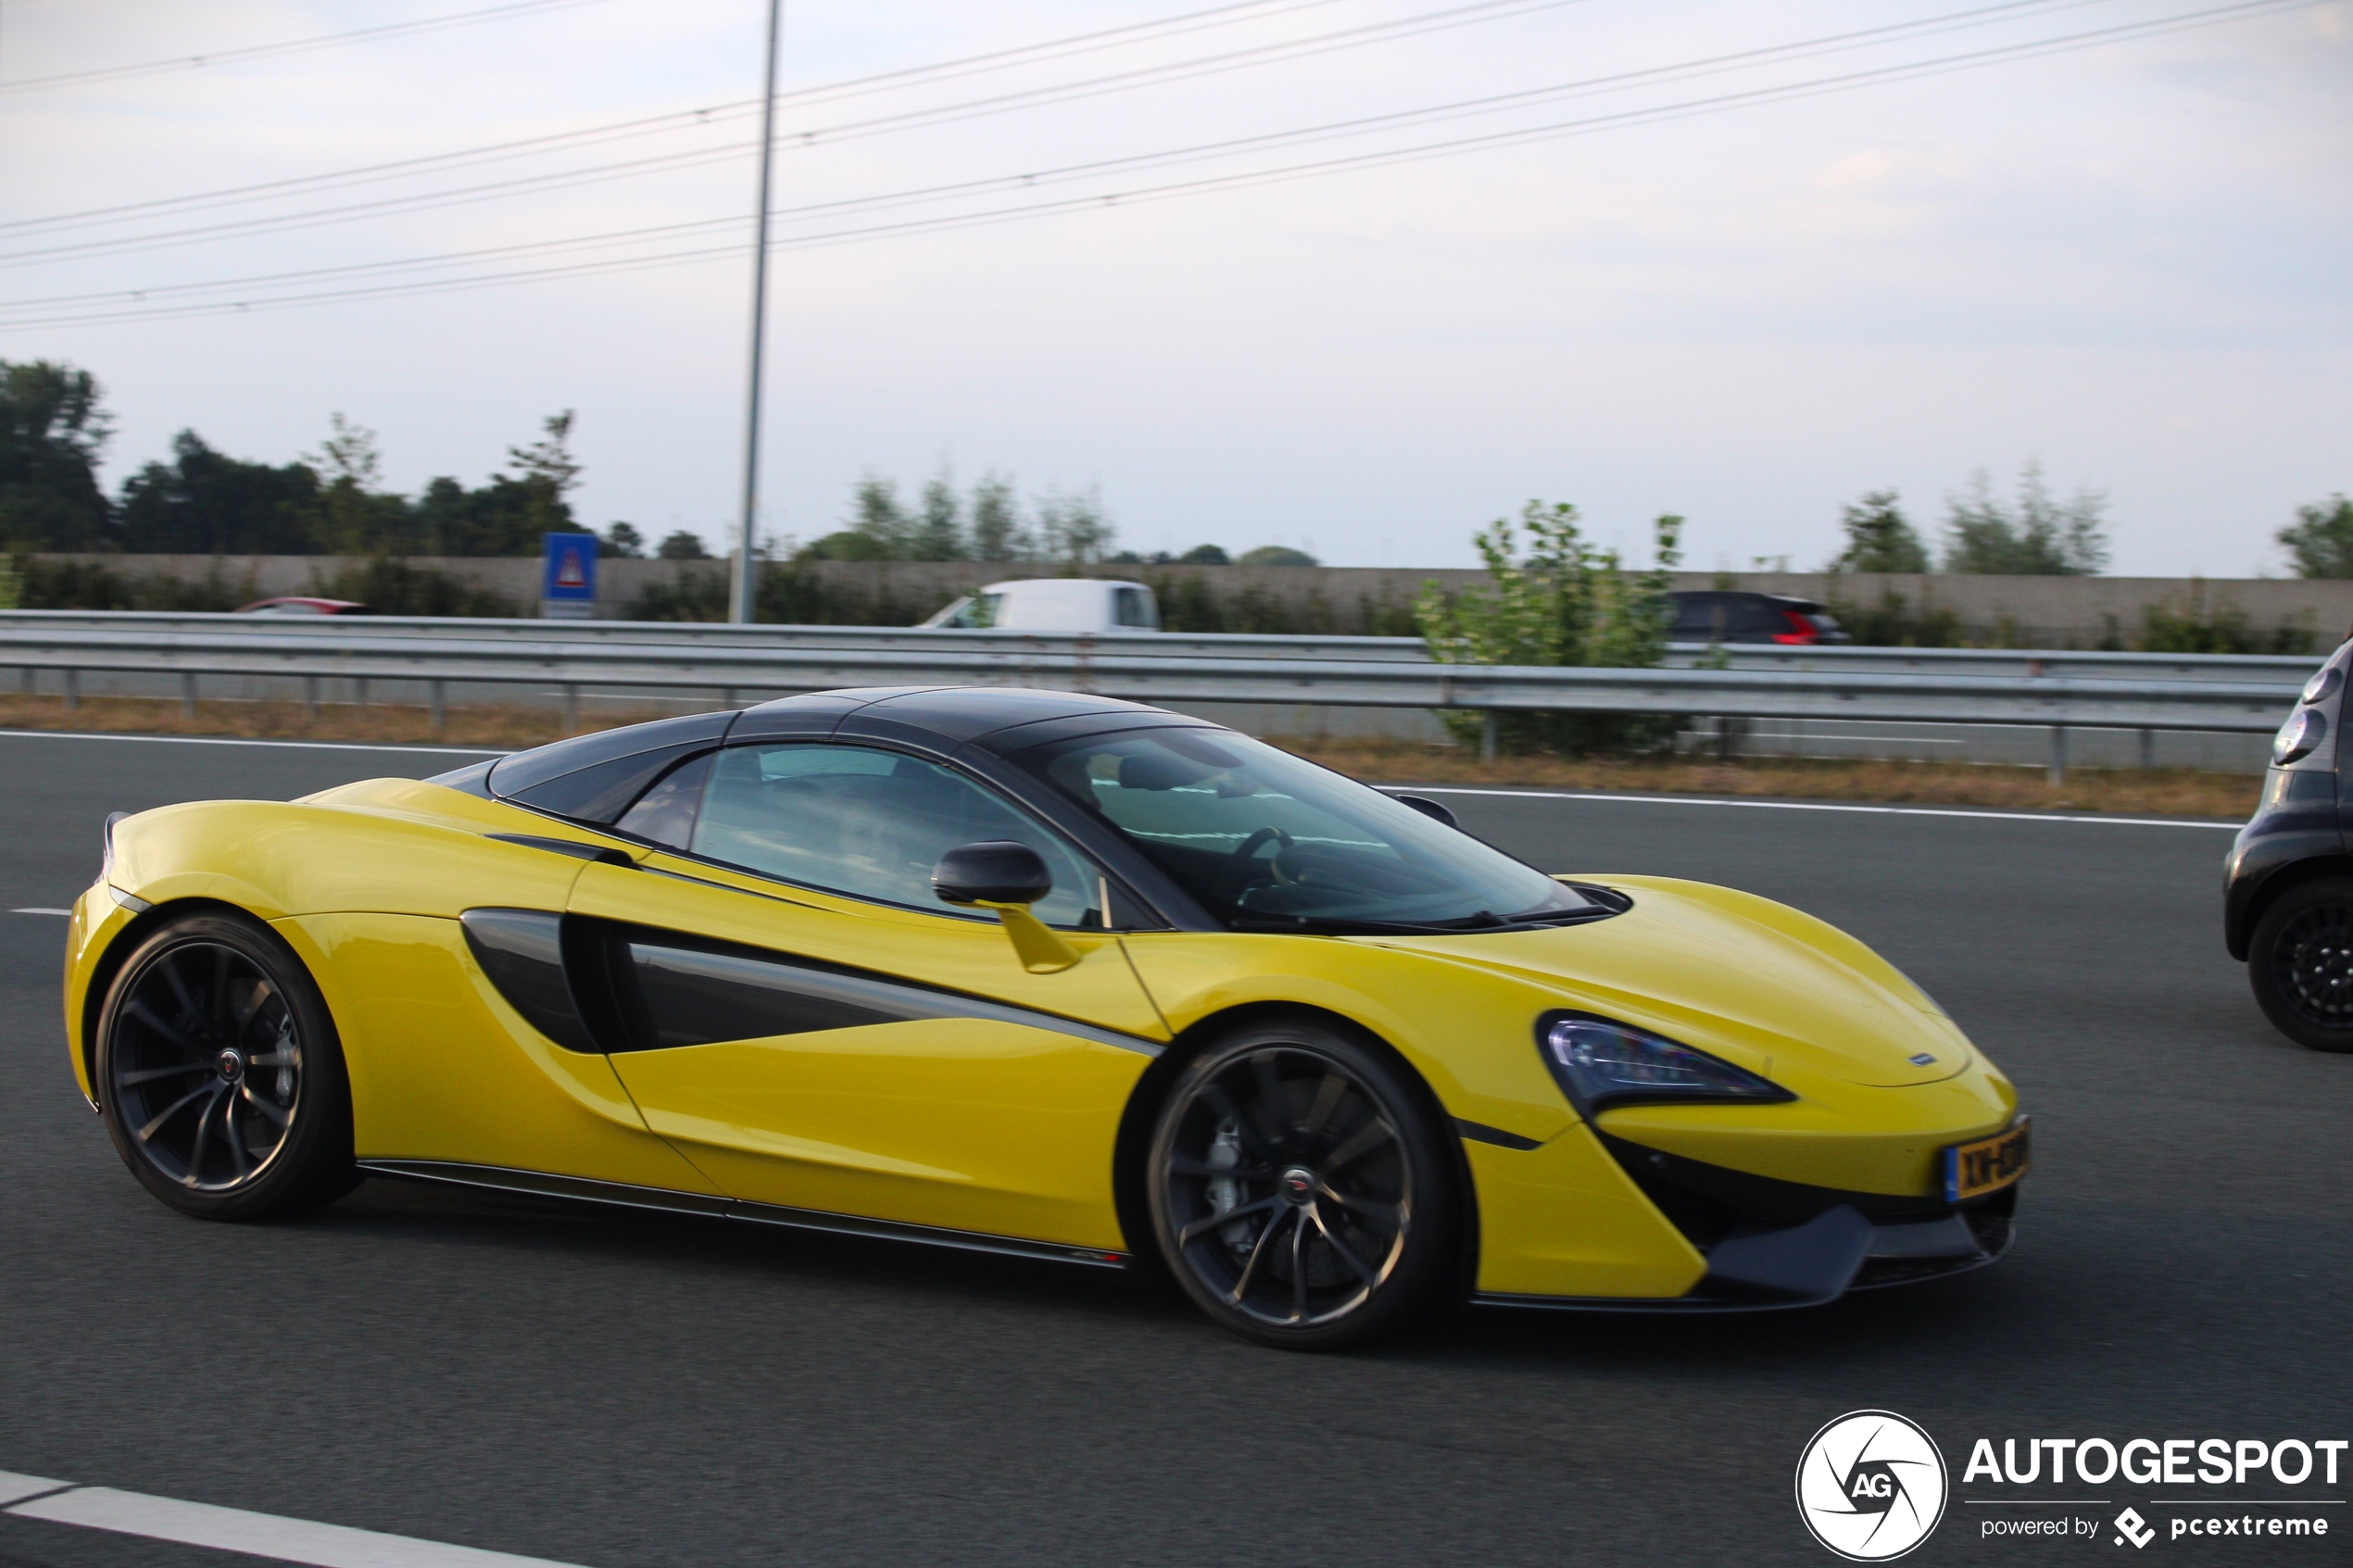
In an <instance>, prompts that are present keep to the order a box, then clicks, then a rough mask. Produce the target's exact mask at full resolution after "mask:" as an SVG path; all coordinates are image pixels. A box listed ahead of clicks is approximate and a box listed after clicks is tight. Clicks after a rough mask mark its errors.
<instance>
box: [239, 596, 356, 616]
mask: <svg viewBox="0 0 2353 1568" xmlns="http://www.w3.org/2000/svg"><path fill="white" fill-rule="evenodd" d="M237 613H238V614H239V615H373V614H375V613H376V612H375V611H374V610H372V609H370V608H368V607H367V606H366V605H363V604H354V603H352V602H351V601H350V600H349V599H318V598H311V597H309V596H307V595H303V594H288V595H286V596H283V597H280V598H274V599H256V600H254V601H253V603H251V604H249V605H239V606H238V607H237Z"/></svg>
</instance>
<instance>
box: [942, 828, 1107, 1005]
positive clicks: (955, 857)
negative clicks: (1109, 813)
mask: <svg viewBox="0 0 2353 1568" xmlns="http://www.w3.org/2000/svg"><path fill="white" fill-rule="evenodd" d="M931 890H932V891H933V892H934V893H936V894H937V895H938V896H939V899H940V901H941V902H942V903H947V904H964V905H978V906H979V907H980V908H982V909H994V910H996V911H997V922H998V923H999V924H1000V925H1001V926H1003V927H1004V928H1005V935H1006V936H1007V938H1009V939H1010V940H1011V941H1012V942H1013V956H1014V957H1016V958H1018V959H1020V960H1021V966H1022V968H1024V969H1026V970H1027V971H1029V972H1030V973H1032V974H1053V973H1056V972H1060V971H1062V970H1065V969H1068V968H1070V967H1071V965H1073V964H1075V963H1076V962H1077V961H1078V960H1080V959H1081V958H1082V957H1084V956H1085V955H1083V954H1082V953H1080V952H1079V950H1078V949H1077V948H1076V947H1072V946H1071V945H1070V944H1069V943H1067V942H1065V941H1063V939H1062V937H1061V936H1060V935H1056V934H1055V933H1054V932H1053V931H1052V930H1051V929H1049V928H1048V927H1047V926H1046V925H1045V923H1044V922H1041V921H1039V920H1038V917H1037V916H1036V915H1033V914H1031V913H1030V912H1029V906H1030V905H1032V904H1035V903H1036V902H1038V899H1040V898H1043V897H1046V895H1047V894H1049V893H1051V892H1052V891H1053V890H1054V873H1053V872H1050V871H1048V870H1047V869H1046V860H1045V857H1043V856H1041V855H1040V854H1038V851H1037V850H1035V849H1032V848H1031V847H1029V846H1028V845H1026V844H1022V843H1019V842H1017V841H1015V840H1013V839H1010V838H996V839H984V840H983V841H981V842H980V843H978V844H959V845H958V846H956V847H955V848H953V849H950V850H949V851H948V853H946V854H945V855H942V856H941V857H940V858H939V862H938V864H937V865H935V866H934V867H932V871H931Z"/></svg>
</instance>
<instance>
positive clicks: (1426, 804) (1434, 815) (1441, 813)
mask: <svg viewBox="0 0 2353 1568" xmlns="http://www.w3.org/2000/svg"><path fill="white" fill-rule="evenodd" d="M1390 799H1391V800H1394V801H1396V802H1397V804H1399V805H1400V806H1411V807H1412V808H1413V809H1415V810H1416V811H1419V812H1420V813H1421V814H1422V815H1423V816H1425V817H1428V819H1429V820H1430V821H1431V822H1444V823H1445V824H1446V825H1447V826H1448V827H1450V828H1453V829H1455V830H1456V831H1458V832H1459V831H1460V830H1461V828H1462V825H1463V824H1462V823H1460V822H1456V821H1455V820H1454V813H1453V812H1452V811H1449V810H1448V809H1446V808H1445V807H1443V806H1441V805H1440V804H1439V803H1438V802H1437V801H1435V800H1432V799H1431V798H1429V797H1428V796H1426V795H1392V796H1390Z"/></svg>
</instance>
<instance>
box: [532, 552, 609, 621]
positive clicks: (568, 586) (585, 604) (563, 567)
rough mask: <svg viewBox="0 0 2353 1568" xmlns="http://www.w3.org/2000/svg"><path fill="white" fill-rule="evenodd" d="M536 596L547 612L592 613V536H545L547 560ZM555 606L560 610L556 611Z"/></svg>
mask: <svg viewBox="0 0 2353 1568" xmlns="http://www.w3.org/2000/svg"><path fill="white" fill-rule="evenodd" d="M539 597H540V599H541V601H542V603H543V608H544V611H545V612H547V613H552V614H555V615H560V616H561V615H571V616H583V615H587V614H591V613H593V608H594V606H595V605H596V602H597V536H596V535H595V534H593V533H550V534H548V535H547V558H546V562H545V565H544V567H543V569H542V571H541V573H540V579H539ZM559 606H560V607H562V608H558V607H559Z"/></svg>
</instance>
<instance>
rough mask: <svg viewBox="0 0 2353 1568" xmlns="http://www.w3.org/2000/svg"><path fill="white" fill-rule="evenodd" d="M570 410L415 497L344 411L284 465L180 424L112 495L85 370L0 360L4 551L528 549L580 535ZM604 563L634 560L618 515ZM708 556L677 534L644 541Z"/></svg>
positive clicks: (531, 552)
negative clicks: (468, 477) (314, 443)
mask: <svg viewBox="0 0 2353 1568" xmlns="http://www.w3.org/2000/svg"><path fill="white" fill-rule="evenodd" d="M573 418H574V417H573V413H572V411H571V410H569V409H567V410H565V411H564V412H562V413H560V414H555V415H551V416H549V417H548V418H547V419H546V420H542V421H541V423H540V436H539V439H538V440H536V441H534V442H530V443H528V444H526V445H517V446H510V447H509V448H508V449H507V458H508V462H507V466H506V469H505V470H504V471H501V472H497V473H494V474H492V475H491V476H490V477H489V478H488V479H487V480H485V481H484V482H483V483H480V484H476V485H469V484H466V483H462V482H461V481H459V480H457V479H454V478H448V477H442V478H436V479H434V480H432V481H430V482H429V483H427V484H426V485H425V487H424V488H423V489H422V491H420V492H418V493H417V494H416V495H399V494H396V493H395V492H393V491H390V490H388V489H386V488H385V487H384V462H383V457H382V454H381V452H380V451H379V449H378V446H377V443H376V434H375V432H373V431H371V430H369V429H368V428H367V427H365V426H364V425H359V424H355V423H353V422H352V421H351V420H347V419H346V418H345V417H344V416H343V415H342V414H340V413H338V414H335V415H334V416H333V418H332V419H331V420H330V421H329V425H328V433H327V435H326V438H325V439H324V440H323V441H321V443H320V444H319V447H318V449H317V450H316V451H314V452H308V453H305V454H303V455H302V456H301V457H300V458H297V459H296V460H295V461H293V462H291V463H282V464H280V463H266V462H255V461H251V460H249V459H246V458H234V457H231V456H230V455H229V454H227V453H225V452H223V451H221V450H220V448H218V447H216V446H214V445H212V444H211V443H209V442H208V441H206V440H205V438H204V437H203V436H201V435H198V434H197V433H195V431H194V430H182V432H181V433H179V434H178V435H176V436H174V437H172V441H171V451H170V457H168V458H157V459H153V460H151V461H149V462H146V463H145V464H143V465H141V466H140V467H139V468H138V469H137V470H134V471H133V472H132V473H131V474H130V475H129V476H128V477H127V478H125V479H124V480H123V482H122V483H121V484H120V487H119V488H118V489H117V490H116V491H115V493H114V494H113V495H108V494H107V491H106V489H105V488H104V486H103V485H102V484H101V483H100V481H99V476H98V463H99V459H100V458H101V457H102V456H103V454H104V453H105V450H106V446H107V441H108V440H109V438H110V437H111V436H112V434H113V432H114V420H113V417H112V416H111V415H109V414H108V413H107V411H106V408H105V407H104V405H103V393H102V389H101V388H100V387H99V385H98V383H97V380H96V378H94V376H92V375H91V373H90V372H89V371H88V370H80V369H77V368H75V367H73V366H71V365H65V364H59V363H57V362H54V361H51V360H46V359H33V360H27V361H21V362H14V363H12V362H9V361H7V360H0V550H4V551H6V552H9V553H13V554H21V553H26V552H33V551H59V552H120V553H123V554H135V555H231V556H310V555H327V556H386V557H404V556H535V555H537V554H539V551H540V535H542V534H544V533H551V532H566V531H571V530H574V529H577V528H578V527H579V524H578V522H577V521H576V519H575V517H574V514H573V506H572V502H571V500H570V495H571V494H572V492H573V489H575V488H576V487H577V486H578V484H579V483H580V474H581V465H580V463H579V461H578V459H577V458H574V457H573V452H572V432H573ZM599 538H600V539H602V540H603V541H604V543H603V544H602V546H600V548H599V553H600V554H606V555H619V556H639V555H644V554H647V553H648V544H647V542H646V540H645V539H644V538H643V537H642V536H641V535H640V534H639V533H638V532H637V530H636V529H635V528H634V527H632V526H631V525H630V524H628V523H626V522H617V523H613V524H611V525H610V526H609V527H607V528H606V529H605V530H603V531H602V533H600V534H599ZM652 553H655V554H659V555H661V556H664V557H668V558H700V557H701V556H703V555H704V554H706V552H705V550H704V548H703V545H702V541H701V540H700V539H698V538H697V537H696V536H695V535H694V534H692V533H687V532H686V531H685V530H683V529H682V530H680V531H678V532H676V533H673V534H672V535H671V536H670V537H669V538H667V539H665V540H663V541H662V542H661V544H660V545H659V546H652Z"/></svg>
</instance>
